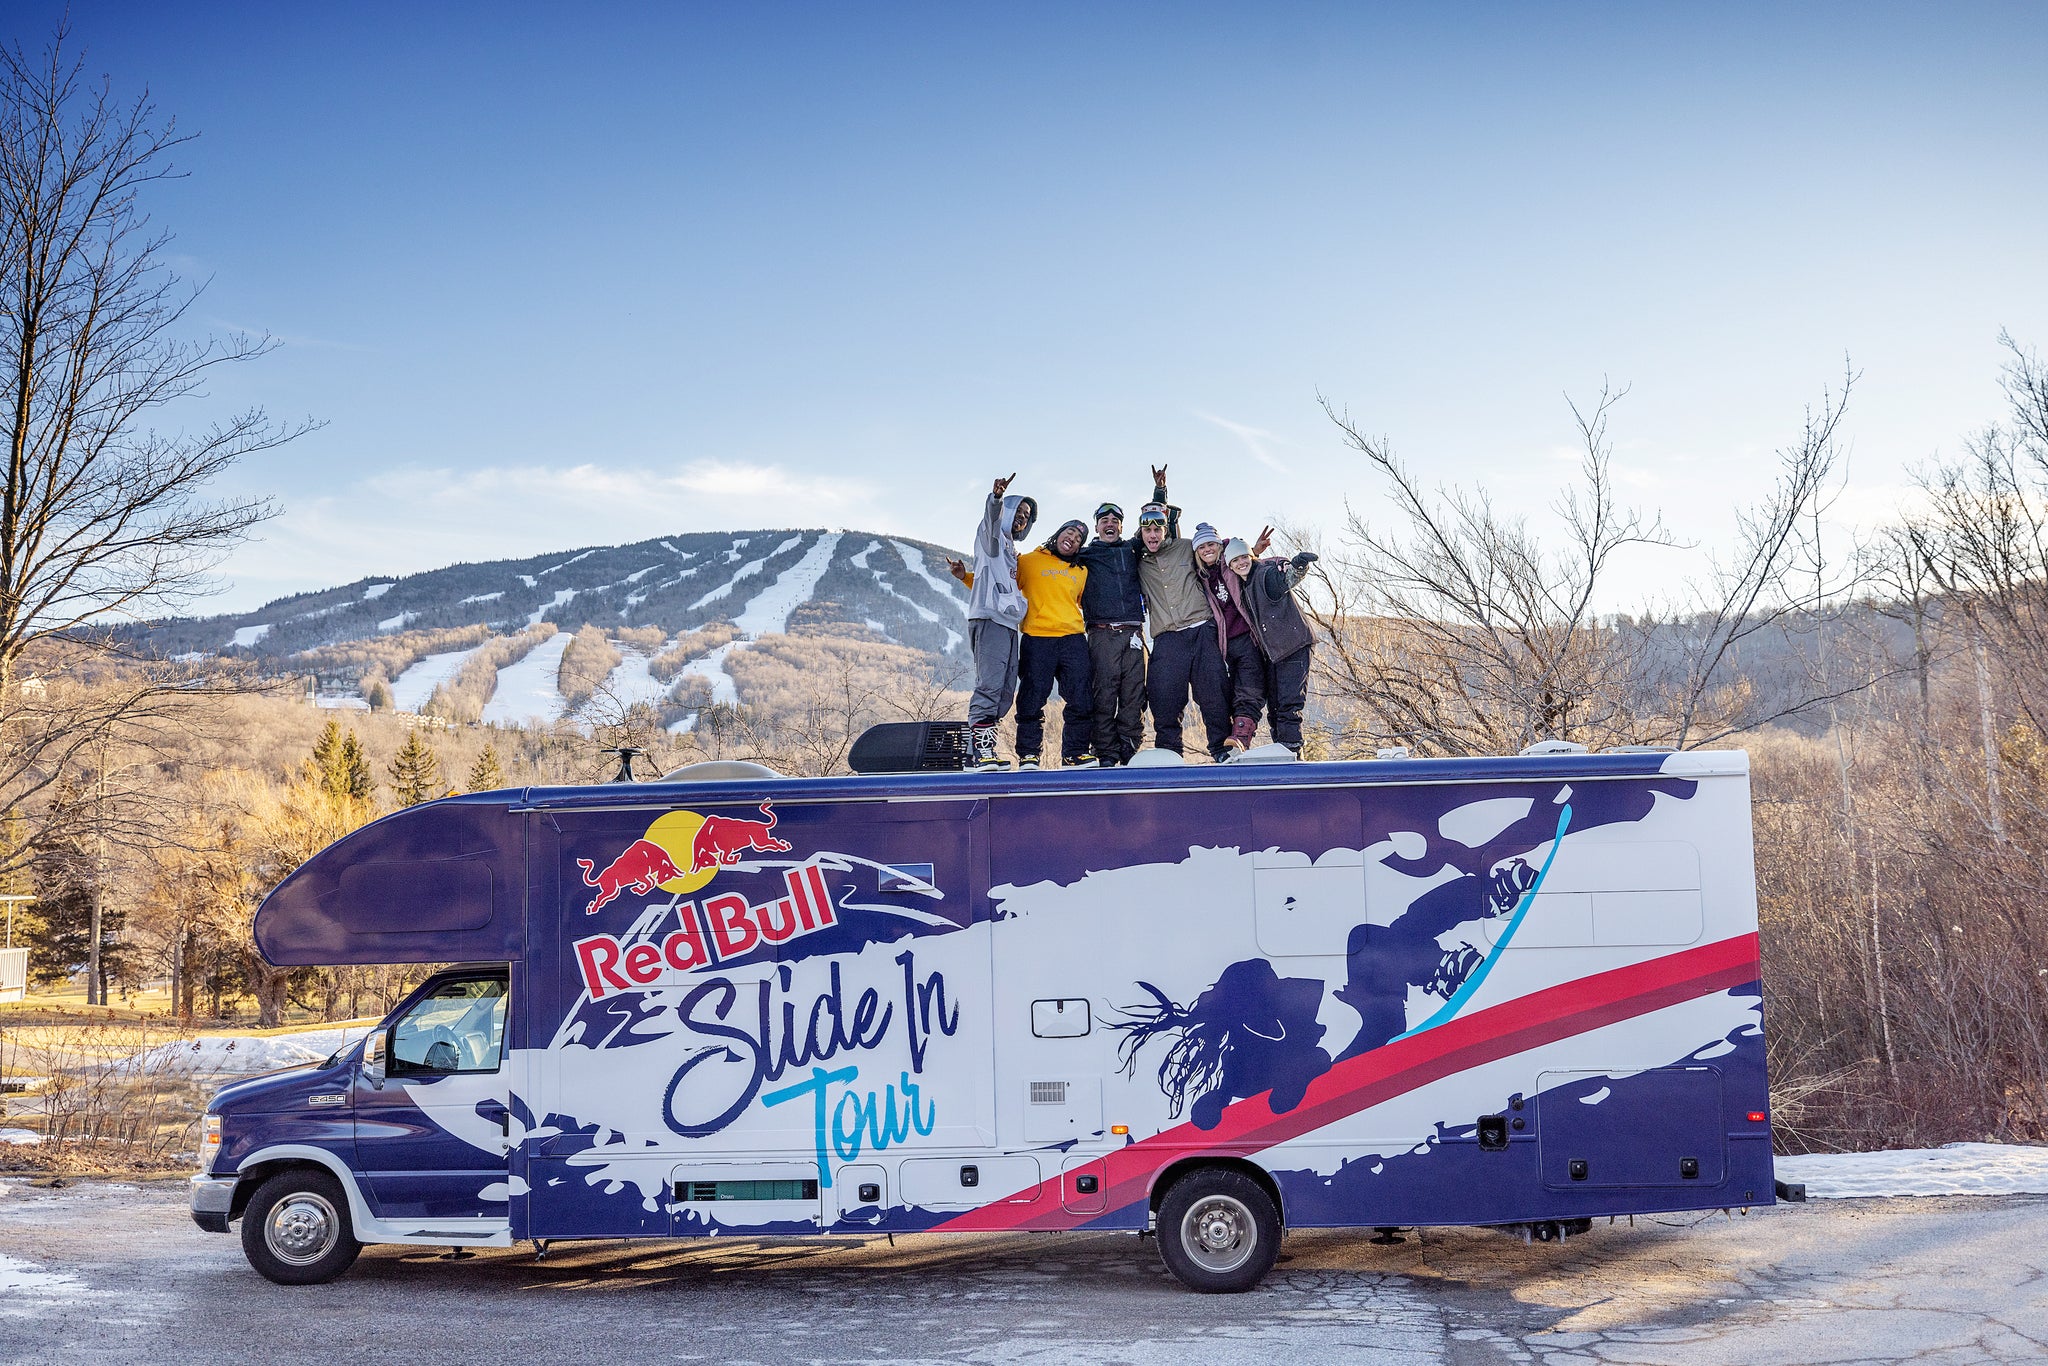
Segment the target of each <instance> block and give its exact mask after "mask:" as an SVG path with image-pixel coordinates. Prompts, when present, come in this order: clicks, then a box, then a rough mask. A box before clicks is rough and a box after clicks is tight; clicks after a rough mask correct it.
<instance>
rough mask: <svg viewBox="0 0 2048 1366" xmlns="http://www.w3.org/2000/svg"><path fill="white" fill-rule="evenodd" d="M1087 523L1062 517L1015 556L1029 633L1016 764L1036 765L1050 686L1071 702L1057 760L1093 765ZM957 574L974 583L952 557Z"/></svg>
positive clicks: (1020, 670) (1022, 660) (1021, 666)
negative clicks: (1042, 539)
mask: <svg viewBox="0 0 2048 1366" xmlns="http://www.w3.org/2000/svg"><path fill="white" fill-rule="evenodd" d="M1087 539H1088V528H1087V527H1086V526H1085V525H1083V524H1082V523H1081V522H1079V521H1070V522H1065V523H1062V524H1061V526H1060V529H1059V530H1058V531H1056V532H1054V533H1053V537H1052V539H1051V540H1049V541H1047V542H1046V543H1045V544H1044V545H1042V546H1040V547H1039V548H1038V549H1036V550H1031V551H1027V552H1025V553H1024V554H1022V555H1019V556H1018V557H1017V586H1018V587H1019V588H1021V589H1023V590H1024V604H1025V606H1024V627H1023V630H1024V639H1023V642H1022V645H1021V648H1020V650H1019V653H1018V659H1017V675H1018V677H1017V767H1018V768H1037V767H1038V751H1039V749H1040V748H1041V747H1042V746H1043V745H1044V743H1045V704H1046V703H1047V702H1048V701H1049V700H1051V698H1052V692H1053V688H1054V687H1055V686H1057V687H1058V688H1059V693H1060V698H1061V700H1063V701H1064V702H1065V703H1066V715H1065V717H1064V719H1063V720H1062V722H1061V725H1060V763H1061V765H1062V766H1063V767H1066V768H1094V767H1095V764H1096V760H1095V755H1094V754H1093V753H1091V752H1090V750H1089V745H1090V744H1091V743H1092V741H1093V739H1094V734H1095V701H1094V699H1095V689H1094V680H1093V678H1092V667H1091V665H1090V662H1089V658H1088V631H1087V627H1086V625H1085V624H1084V623H1083V622H1082V620H1081V589H1082V588H1083V587H1084V586H1085V585H1086V584H1087V582H1088V569H1087V567H1086V566H1085V565H1082V564H1079V563H1077V562H1076V561H1077V557H1078V556H1079V555H1080V553H1081V546H1082V543H1083V542H1085V541H1086V540H1087ZM946 563H947V566H948V568H950V569H951V570H952V571H953V577H954V578H956V579H958V580H960V582H962V583H964V584H966V585H967V586H968V587H969V588H972V587H973V586H974V575H973V574H971V573H969V572H968V569H967V566H966V565H965V564H963V563H961V562H960V561H959V560H948V561H947V562H946Z"/></svg>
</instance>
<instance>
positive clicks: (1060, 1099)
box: [1031, 1081, 1067, 1105]
mask: <svg viewBox="0 0 2048 1366" xmlns="http://www.w3.org/2000/svg"><path fill="white" fill-rule="evenodd" d="M1031 1103H1032V1104H1033V1105H1065V1104H1066V1103H1067V1084H1066V1083H1065V1082H1063V1081H1034V1082H1032V1083H1031Z"/></svg>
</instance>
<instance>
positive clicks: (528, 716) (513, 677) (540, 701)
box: [483, 631, 575, 726]
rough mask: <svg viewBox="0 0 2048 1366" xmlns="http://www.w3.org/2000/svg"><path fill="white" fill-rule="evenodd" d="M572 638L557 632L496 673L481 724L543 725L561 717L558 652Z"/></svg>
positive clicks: (560, 663)
mask: <svg viewBox="0 0 2048 1366" xmlns="http://www.w3.org/2000/svg"><path fill="white" fill-rule="evenodd" d="M573 639H575V636H574V635H573V634H572V633H571V632H568V631H557V632H556V633H555V634H554V635H552V636H550V637H548V638H547V639H546V640H544V641H542V642H541V643H540V644H538V645H536V646H534V647H533V648H532V649H531V650H529V651H527V653H526V658H524V659H522V660H520V661H519V662H518V663H517V664H511V665H507V666H506V667H505V668H502V669H500V670H498V686H497V688H496V689H495V690H493V691H492V693H491V700H490V701H489V702H488V703H486V704H485V706H484V714H483V721H484V724H485V725H487V726H489V725H498V726H518V725H524V724H526V723H527V722H529V721H541V722H547V721H552V720H554V719H555V718H556V717H557V716H560V715H561V714H562V690H561V688H560V687H559V686H557V684H558V683H559V680H560V678H561V673H562V652H563V651H565V650H567V649H568V648H569V642H570V641H571V640H573Z"/></svg>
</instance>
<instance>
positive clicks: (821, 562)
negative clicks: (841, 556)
mask: <svg viewBox="0 0 2048 1366" xmlns="http://www.w3.org/2000/svg"><path fill="white" fill-rule="evenodd" d="M802 539H803V538H802V537H800V536H792V537H791V538H790V539H789V540H787V541H785V542H783V543H782V545H780V546H778V547H776V553H777V554H780V553H782V551H784V550H787V549H789V548H790V547H791V546H792V545H794V544H796V543H797V542H798V541H801V540H802ZM839 539H840V533H838V532H836V531H828V532H826V533H825V534H824V535H823V536H820V537H819V538H818V540H817V544H815V545H813V546H812V547H811V548H810V549H809V550H806V551H805V552H804V557H803V558H802V559H800V560H798V561H797V562H796V563H795V564H793V565H791V566H790V567H789V568H787V569H785V570H783V571H782V573H781V574H779V575H777V576H776V579H775V582H774V583H772V584H770V585H769V586H768V587H766V588H764V589H762V590H761V591H760V592H758V593H756V594H754V598H753V601H751V602H749V603H748V604H747V609H746V610H745V611H744V612H741V613H740V614H739V616H738V617H736V618H734V619H733V623H732V624H733V626H734V627H735V628H737V629H738V631H739V633H740V634H741V635H744V636H750V637H755V638H759V637H761V636H766V635H775V634H778V633H780V632H782V631H786V630H788V629H789V614H790V613H791V612H792V611H794V610H796V608H797V606H798V605H799V604H801V603H804V602H807V601H809V599H810V596H811V590H812V589H813V588H816V587H817V586H818V580H819V579H821V578H823V577H824V576H825V569H826V567H827V566H829V565H830V564H831V563H832V556H833V554H834V553H835V552H836V551H837V550H838V549H839ZM770 558H773V557H772V556H771V557H770Z"/></svg>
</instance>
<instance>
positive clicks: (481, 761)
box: [463, 744, 507, 792]
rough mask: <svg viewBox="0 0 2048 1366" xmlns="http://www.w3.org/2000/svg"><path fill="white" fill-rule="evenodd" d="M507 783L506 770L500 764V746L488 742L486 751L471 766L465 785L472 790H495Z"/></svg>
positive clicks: (485, 747)
mask: <svg viewBox="0 0 2048 1366" xmlns="http://www.w3.org/2000/svg"><path fill="white" fill-rule="evenodd" d="M506 785H507V784H506V782H505V770H504V769H502V768H500V767H499V766H498V747H497V746H496V745H492V744H486V745H485V746H484V752H483V753H481V754H479V755H477V756H476V762H475V763H473V764H471V765H470V766H469V777H468V779H467V780H466V781H465V782H464V783H463V786H464V787H466V788H468V789H469V790H470V791H471V792H495V791H497V790H498V789H499V788H501V787H504V786H506Z"/></svg>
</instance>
